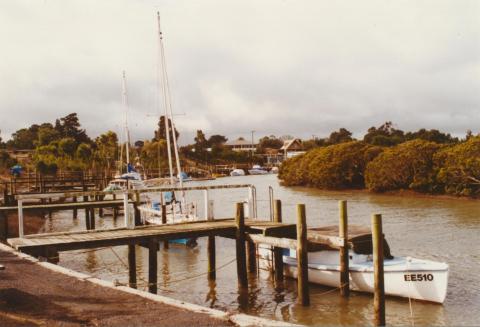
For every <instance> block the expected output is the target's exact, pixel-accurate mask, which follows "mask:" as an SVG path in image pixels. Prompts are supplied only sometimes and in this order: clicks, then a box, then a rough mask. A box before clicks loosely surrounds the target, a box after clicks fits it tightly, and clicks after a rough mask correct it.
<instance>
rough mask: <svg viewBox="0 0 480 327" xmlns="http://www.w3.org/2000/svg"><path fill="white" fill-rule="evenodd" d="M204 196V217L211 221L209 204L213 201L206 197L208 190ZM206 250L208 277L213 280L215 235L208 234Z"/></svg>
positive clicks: (215, 275) (211, 214)
mask: <svg viewBox="0 0 480 327" xmlns="http://www.w3.org/2000/svg"><path fill="white" fill-rule="evenodd" d="M204 196H205V210H206V215H205V218H206V220H208V221H213V219H214V218H213V210H211V208H210V207H211V205H212V204H213V203H211V202H213V201H210V200H209V199H208V190H205V191H204ZM207 251H208V279H209V280H215V279H216V278H217V272H216V269H217V268H216V257H215V235H209V236H208V240H207Z"/></svg>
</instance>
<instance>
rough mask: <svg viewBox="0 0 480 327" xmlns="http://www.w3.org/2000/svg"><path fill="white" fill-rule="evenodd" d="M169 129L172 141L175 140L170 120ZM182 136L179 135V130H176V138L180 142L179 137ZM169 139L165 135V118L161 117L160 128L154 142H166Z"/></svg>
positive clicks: (156, 132)
mask: <svg viewBox="0 0 480 327" xmlns="http://www.w3.org/2000/svg"><path fill="white" fill-rule="evenodd" d="M168 127H169V132H170V141H172V140H173V133H172V121H171V120H170V119H168ZM179 136H180V133H178V131H177V129H176V128H175V137H176V139H177V140H178V137H179ZM166 139H167V134H166V133H165V116H160V119H159V120H158V128H157V130H156V131H155V137H154V139H153V140H154V141H159V140H166Z"/></svg>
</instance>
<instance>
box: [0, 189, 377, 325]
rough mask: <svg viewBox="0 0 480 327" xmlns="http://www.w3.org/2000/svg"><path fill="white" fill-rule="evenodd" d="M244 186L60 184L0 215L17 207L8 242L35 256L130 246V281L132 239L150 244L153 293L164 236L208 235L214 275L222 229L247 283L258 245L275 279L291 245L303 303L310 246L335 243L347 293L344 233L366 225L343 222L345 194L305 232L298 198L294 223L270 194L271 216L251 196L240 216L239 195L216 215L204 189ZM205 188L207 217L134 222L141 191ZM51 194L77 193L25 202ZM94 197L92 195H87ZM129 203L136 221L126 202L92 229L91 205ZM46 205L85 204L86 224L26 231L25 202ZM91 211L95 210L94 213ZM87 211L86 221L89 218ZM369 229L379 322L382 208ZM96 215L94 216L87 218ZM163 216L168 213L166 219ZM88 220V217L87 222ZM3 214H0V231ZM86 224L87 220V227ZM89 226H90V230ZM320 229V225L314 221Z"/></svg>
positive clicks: (242, 284) (241, 282) (132, 281)
mask: <svg viewBox="0 0 480 327" xmlns="http://www.w3.org/2000/svg"><path fill="white" fill-rule="evenodd" d="M228 188H248V189H249V198H255V197H256V192H255V188H254V187H253V186H252V185H249V184H245V185H216V186H208V187H206V186H196V187H183V188H178V187H160V188H149V189H140V190H128V191H118V192H112V193H105V192H101V191H84V192H77V191H74V192H61V193H49V194H36V195H31V194H30V195H17V196H16V200H17V202H18V206H10V207H3V208H1V207H0V218H1V217H2V215H3V216H5V213H7V212H11V211H12V210H18V213H19V215H18V218H19V229H20V232H19V235H20V237H18V238H8V239H7V242H8V244H10V245H11V246H12V247H13V248H15V249H16V250H18V251H21V252H25V253H28V254H30V255H33V256H35V257H40V258H44V259H45V260H47V261H49V262H53V263H56V262H58V258H59V256H58V253H59V252H62V251H72V250H80V249H90V248H102V247H111V246H127V247H128V266H129V286H130V287H134V288H135V287H136V285H137V283H136V280H137V278H136V254H135V245H140V246H142V247H145V248H147V249H148V251H149V255H148V258H149V265H148V266H149V273H148V289H149V292H151V293H156V292H157V268H158V267H157V251H158V250H159V249H160V245H161V244H164V247H166V246H167V245H168V241H169V240H174V239H183V238H197V237H208V246H207V252H208V267H207V272H208V278H209V279H210V280H214V279H215V278H216V263H215V261H216V254H215V252H216V249H215V238H216V237H225V238H231V239H235V240H236V262H237V279H238V286H239V289H242V290H248V279H247V276H248V273H254V272H256V271H257V269H256V265H257V262H256V245H257V244H266V245H270V246H271V247H272V250H273V258H274V259H273V260H274V271H273V273H274V280H275V283H276V285H277V286H278V285H281V283H282V281H283V273H284V272H283V268H284V267H283V258H282V249H293V250H296V251H297V260H298V261H297V263H298V269H299V270H298V277H297V285H298V287H297V290H298V301H299V303H300V304H302V305H304V306H308V305H309V304H310V296H309V283H308V256H307V253H308V251H315V250H322V249H331V248H335V249H339V250H340V251H339V252H340V256H339V262H340V266H341V271H342V273H341V277H340V281H339V285H340V287H339V289H340V291H341V292H340V293H341V295H342V296H345V297H348V296H349V288H348V280H349V273H348V272H349V270H348V267H349V263H348V260H349V256H348V249H349V248H352V244H350V242H349V239H350V238H349V237H350V236H352V235H356V234H362V233H365V230H363V229H358V227H357V226H354V225H352V226H350V230H349V226H348V218H347V207H346V202H345V201H341V202H340V203H339V211H340V217H339V227H338V229H331V230H325V231H324V233H321V234H320V233H314V232H309V231H308V229H307V224H306V209H305V205H303V204H298V205H297V223H296V224H286V223H283V222H282V220H283V217H282V207H281V201H280V200H276V201H273V208H272V210H273V212H272V215H273V217H271V218H273V219H264V220H262V219H258V218H257V214H256V206H255V205H254V202H251V203H249V206H248V218H245V208H244V203H243V202H239V203H237V204H236V207H235V212H236V214H235V217H234V218H224V219H214V218H213V211H212V210H211V207H210V205H211V200H209V196H208V192H209V190H212V189H228ZM195 190H196V191H203V192H204V196H205V220H199V221H195V222H188V223H175V224H163V225H144V226H139V222H140V219H137V218H139V215H140V210H138V209H137V207H138V205H139V204H140V195H141V194H142V193H147V192H160V193H161V192H170V191H195ZM106 195H112V196H115V197H116V196H119V197H123V199H122V200H116V199H115V200H105V196H106ZM52 197H60V198H72V199H81V200H83V201H73V200H72V202H69V203H55V204H53V203H52V204H50V203H49V204H38V205H25V206H23V201H26V200H31V199H32V198H36V199H49V198H52ZM89 199H93V201H88V200H89ZM130 205H133V207H134V213H135V214H134V216H135V223H132V222H133V221H132V220H131V217H130V214H129V213H128V212H129V210H124V212H125V215H124V216H125V218H124V219H125V227H123V228H117V229H109V230H95V226H94V223H93V228H92V221H91V220H92V216H93V215H94V211H92V209H95V208H104V207H115V208H117V209H119V208H121V207H123V208H126V207H128V206H130ZM31 209H44V210H78V209H85V210H86V213H87V215H86V218H87V219H86V220H87V230H85V231H77V232H62V233H46V234H34V235H24V233H23V231H22V228H23V227H22V226H23V221H22V219H23V210H31ZM88 213H90V214H88ZM93 218H94V217H93ZM89 219H90V222H89V223H88V221H89ZM372 219H373V220H372V226H373V228H372V233H371V235H372V236H373V239H374V242H373V244H374V245H373V246H374V249H373V250H374V251H373V252H374V265H375V301H374V302H375V305H374V307H375V308H374V312H375V320H374V321H375V324H376V325H384V324H385V294H384V285H383V248H382V247H383V234H382V229H381V216H379V215H375V216H374V218H372ZM93 220H94V219H93ZM165 221H166V219H165ZM89 224H90V225H89ZM1 225H2V222H1V221H0V231H1V229H2V228H1V227H2V226H1ZM88 226H90V228H88ZM89 229H90V230H89ZM316 229H317V230H318V228H316Z"/></svg>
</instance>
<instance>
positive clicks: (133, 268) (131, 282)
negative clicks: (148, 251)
mask: <svg viewBox="0 0 480 327" xmlns="http://www.w3.org/2000/svg"><path fill="white" fill-rule="evenodd" d="M128 286H129V287H131V288H137V263H136V258H135V244H128Z"/></svg>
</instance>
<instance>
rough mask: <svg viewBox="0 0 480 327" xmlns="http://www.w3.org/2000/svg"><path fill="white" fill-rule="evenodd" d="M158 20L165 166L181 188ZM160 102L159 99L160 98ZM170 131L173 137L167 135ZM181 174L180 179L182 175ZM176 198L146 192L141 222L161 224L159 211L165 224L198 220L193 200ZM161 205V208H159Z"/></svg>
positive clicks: (170, 179) (178, 159) (182, 195)
mask: <svg viewBox="0 0 480 327" xmlns="http://www.w3.org/2000/svg"><path fill="white" fill-rule="evenodd" d="M157 21H158V34H159V52H160V66H161V71H160V76H161V83H160V84H161V94H162V95H163V101H162V102H163V107H164V115H165V119H164V121H165V134H166V141H167V155H168V167H169V185H170V186H178V187H180V188H182V187H183V182H184V174H183V173H182V170H181V165H180V157H179V153H178V146H177V139H176V137H175V132H174V131H175V124H174V121H173V112H172V101H171V96H170V88H169V82H168V75H167V70H166V63H165V51H164V46H163V35H162V30H161V28H160V14H159V13H157ZM159 103H160V101H159ZM170 133H172V137H171V136H170ZM172 145H173V152H174V153H173V155H174V156H175V164H176V171H177V175H178V178H177V177H176V176H175V174H174V167H173V158H172V157H173V156H172ZM182 177H183V178H182ZM179 193H180V195H179V198H180V199H177V195H176V194H175V192H162V194H160V197H158V196H157V197H155V196H154V195H153V194H146V198H147V201H146V203H145V204H144V205H142V206H140V207H139V210H140V212H141V215H142V219H143V220H144V222H146V223H149V224H156V225H161V224H162V223H164V222H163V220H162V210H165V211H166V212H165V216H166V218H167V222H166V223H167V224H171V223H178V222H187V221H193V220H197V213H196V206H195V204H194V203H187V201H186V199H185V192H184V191H180V192H179ZM162 208H163V209H162ZM191 241H192V240H191V239H182V240H177V242H178V243H188V242H191Z"/></svg>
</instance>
